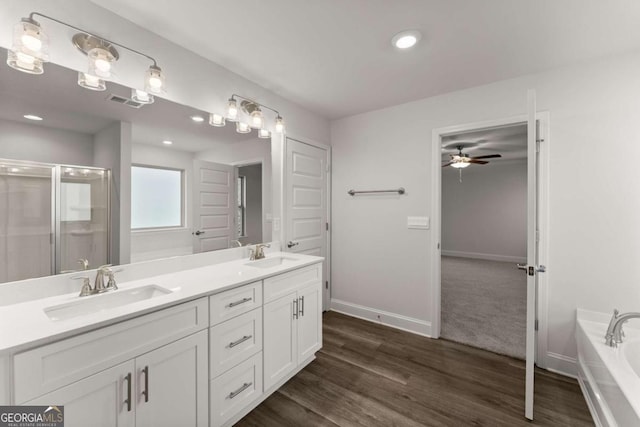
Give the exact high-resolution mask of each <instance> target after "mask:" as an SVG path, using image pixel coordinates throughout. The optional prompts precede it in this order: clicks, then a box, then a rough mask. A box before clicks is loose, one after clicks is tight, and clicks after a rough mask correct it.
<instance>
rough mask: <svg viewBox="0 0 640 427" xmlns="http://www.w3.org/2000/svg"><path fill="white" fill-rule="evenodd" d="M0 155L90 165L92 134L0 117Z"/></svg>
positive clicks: (91, 161) (19, 158)
mask: <svg viewBox="0 0 640 427" xmlns="http://www.w3.org/2000/svg"><path fill="white" fill-rule="evenodd" d="M0 158H7V159H15V160H31V161H34V162H44V163H60V164H66V165H78V166H92V165H93V136H92V135H90V134H87V133H80V132H73V131H68V130H62V129H54V128H50V127H47V126H42V125H35V124H28V123H21V122H14V121H11V120H3V119H0Z"/></svg>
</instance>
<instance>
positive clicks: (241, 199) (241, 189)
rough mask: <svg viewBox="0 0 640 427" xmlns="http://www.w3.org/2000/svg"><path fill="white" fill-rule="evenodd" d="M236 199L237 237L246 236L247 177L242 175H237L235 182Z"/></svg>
mask: <svg viewBox="0 0 640 427" xmlns="http://www.w3.org/2000/svg"><path fill="white" fill-rule="evenodd" d="M236 184H237V185H236V191H237V195H236V196H237V197H236V198H237V199H238V212H237V216H238V221H237V223H238V237H246V235H247V225H246V219H247V198H246V194H247V178H246V177H244V176H239V177H238V182H237V183H236Z"/></svg>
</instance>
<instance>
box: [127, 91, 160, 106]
mask: <svg viewBox="0 0 640 427" xmlns="http://www.w3.org/2000/svg"><path fill="white" fill-rule="evenodd" d="M131 99H133V100H134V101H136V102H139V103H140V104H153V102H154V101H155V99H154V98H153V95H151V94H150V93H148V92H145V91H143V90H140V89H131Z"/></svg>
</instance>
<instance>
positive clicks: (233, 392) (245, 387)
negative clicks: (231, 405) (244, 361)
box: [227, 383, 253, 399]
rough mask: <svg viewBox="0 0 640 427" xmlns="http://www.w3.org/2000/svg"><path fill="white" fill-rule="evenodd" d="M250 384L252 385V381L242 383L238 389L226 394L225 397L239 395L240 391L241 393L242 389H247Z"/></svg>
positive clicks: (229, 397)
mask: <svg viewBox="0 0 640 427" xmlns="http://www.w3.org/2000/svg"><path fill="white" fill-rule="evenodd" d="M252 385H253V383H244V384H242V386H241V387H240V388H239V389H237V390H236V391H232V392H231V393H229V396H227V399H233V398H234V397H236V396H237V395H239V394H240V393H242V392H243V391H245V390H246V389H248V388H249V387H251V386H252Z"/></svg>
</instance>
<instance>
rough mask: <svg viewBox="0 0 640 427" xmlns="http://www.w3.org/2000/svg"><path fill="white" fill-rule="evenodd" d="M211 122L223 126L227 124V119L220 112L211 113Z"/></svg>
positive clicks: (212, 124) (216, 125) (213, 124)
mask: <svg viewBox="0 0 640 427" xmlns="http://www.w3.org/2000/svg"><path fill="white" fill-rule="evenodd" d="M209 124H210V125H211V126H215V127H219V128H221V127H223V126H224V125H225V124H226V120H225V119H224V116H222V115H220V114H215V113H214V114H209Z"/></svg>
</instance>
